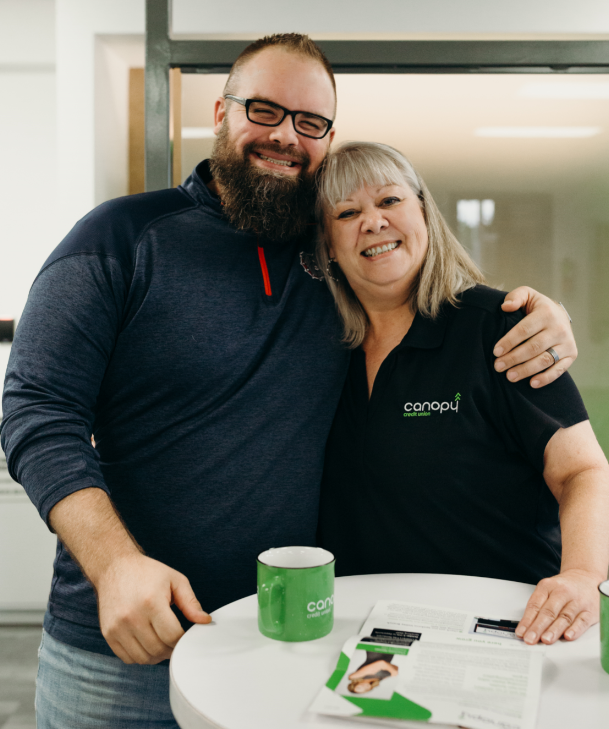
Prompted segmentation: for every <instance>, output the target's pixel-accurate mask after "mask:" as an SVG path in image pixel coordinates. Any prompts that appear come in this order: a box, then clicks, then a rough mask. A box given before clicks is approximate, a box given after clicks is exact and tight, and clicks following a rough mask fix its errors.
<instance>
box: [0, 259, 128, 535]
mask: <svg viewBox="0 0 609 729" xmlns="http://www.w3.org/2000/svg"><path fill="white" fill-rule="evenodd" d="M127 282H128V278H127V276H126V274H125V272H124V271H123V270H122V267H121V264H120V263H119V261H118V260H117V259H116V258H114V257H112V256H107V255H102V254H90V253H87V254H74V255H69V256H65V257H62V258H59V259H58V260H55V261H54V262H53V263H51V264H50V265H49V266H48V267H46V268H45V269H43V271H42V272H41V273H40V274H39V276H38V278H37V279H36V281H35V282H34V284H33V286H32V289H31V291H30V295H29V298H28V301H27V304H26V306H25V310H24V312H23V315H22V317H21V320H20V321H19V325H18V327H17V331H16V333H15V340H14V342H13V345H12V348H11V355H10V359H9V364H8V368H7V373H6V379H5V387H4V395H3V401H2V406H3V419H2V426H1V427H2V447H3V449H4V451H5V453H6V459H7V465H8V468H9V472H10V474H11V476H12V477H13V478H14V479H15V480H16V481H18V482H19V483H21V484H22V485H23V487H24V489H25V491H26V492H27V494H28V496H29V497H30V499H31V500H32V502H33V503H34V505H35V506H36V508H37V509H38V511H39V513H40V515H41V517H42V518H43V519H44V520H45V522H47V524H48V515H49V512H50V510H51V509H52V508H53V506H54V505H55V504H56V503H57V502H58V501H60V500H61V499H63V498H65V497H66V496H68V495H69V494H71V493H73V492H74V491H78V490H80V489H84V488H89V487H96V488H100V489H103V490H104V491H106V493H109V490H108V488H107V486H106V484H105V483H104V478H103V476H102V473H101V470H100V466H99V462H98V454H97V452H96V450H95V449H94V448H93V446H92V445H91V440H90V439H91V434H92V432H93V420H94V411H95V403H96V399H97V395H98V393H99V389H100V384H101V382H102V379H103V377H104V373H105V371H106V368H107V366H108V362H109V361H110V357H111V356H112V351H113V348H114V344H115V341H116V338H117V336H118V333H119V330H120V326H121V321H122V312H123V308H124V302H125V298H126V295H127V291H128V283H127Z"/></svg>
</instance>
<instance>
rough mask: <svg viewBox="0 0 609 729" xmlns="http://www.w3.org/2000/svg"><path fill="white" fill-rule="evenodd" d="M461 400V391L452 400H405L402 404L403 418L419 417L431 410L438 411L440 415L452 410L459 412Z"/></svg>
mask: <svg viewBox="0 0 609 729" xmlns="http://www.w3.org/2000/svg"><path fill="white" fill-rule="evenodd" d="M460 400H461V393H459V392H458V393H457V394H456V395H455V399H454V402H438V401H437V400H434V401H433V402H432V401H426V402H407V403H406V404H405V405H404V410H405V411H406V412H405V413H404V417H405V418H420V417H425V416H427V415H431V414H432V413H433V412H438V413H440V415H442V414H443V413H445V412H447V411H450V410H453V411H454V412H455V413H458V412H459V401H460Z"/></svg>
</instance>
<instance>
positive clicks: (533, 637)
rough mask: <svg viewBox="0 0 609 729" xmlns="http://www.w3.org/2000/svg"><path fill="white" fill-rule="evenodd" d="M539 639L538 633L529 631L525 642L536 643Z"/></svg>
mask: <svg viewBox="0 0 609 729" xmlns="http://www.w3.org/2000/svg"><path fill="white" fill-rule="evenodd" d="M536 640H537V633H527V634H526V635H525V636H524V642H525V643H531V644H532V643H534V642H535V641H536Z"/></svg>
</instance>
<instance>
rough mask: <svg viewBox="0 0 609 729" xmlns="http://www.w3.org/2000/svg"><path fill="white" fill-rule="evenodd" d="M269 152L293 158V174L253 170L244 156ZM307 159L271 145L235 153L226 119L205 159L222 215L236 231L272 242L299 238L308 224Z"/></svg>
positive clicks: (311, 185)
mask: <svg viewBox="0 0 609 729" xmlns="http://www.w3.org/2000/svg"><path fill="white" fill-rule="evenodd" d="M254 148H255V149H256V151H262V150H265V149H266V150H268V151H269V152H274V153H275V154H281V155H286V156H289V157H291V158H292V159H297V160H298V162H299V163H300V164H301V165H302V168H301V172H300V174H298V175H282V174H281V173H280V172H274V171H273V170H266V169H262V168H260V167H256V166H255V165H253V164H252V163H251V162H250V159H249V155H250V153H252V152H254ZM310 161H311V160H310V157H309V155H308V154H307V153H306V152H304V151H299V152H295V151H294V150H293V149H291V148H289V147H288V148H281V147H279V146H273V145H272V144H269V143H266V144H260V143H258V144H256V143H253V142H250V143H249V144H247V145H245V147H244V148H243V152H242V153H241V154H240V153H239V152H237V150H235V148H234V147H233V145H232V143H231V141H230V139H229V134H228V126H227V124H226V121H225V122H224V124H223V125H222V128H221V129H220V132H219V134H218V136H217V138H216V142H215V144H214V149H213V152H212V156H211V159H210V167H211V172H212V174H213V176H214V180H215V181H216V182H218V183H219V185H220V188H221V197H222V205H223V211H224V213H225V214H226V216H227V217H228V219H229V221H230V222H231V224H232V225H233V226H234V227H235V228H237V230H255V231H256V232H257V233H260V235H262V236H264V237H265V238H268V239H270V240H273V241H277V240H281V239H285V238H293V237H297V236H300V235H302V234H303V233H304V232H305V230H306V228H307V226H308V225H309V224H310V223H311V222H312V216H313V206H314V204H315V175H314V174H311V173H309V172H308V166H309V164H310Z"/></svg>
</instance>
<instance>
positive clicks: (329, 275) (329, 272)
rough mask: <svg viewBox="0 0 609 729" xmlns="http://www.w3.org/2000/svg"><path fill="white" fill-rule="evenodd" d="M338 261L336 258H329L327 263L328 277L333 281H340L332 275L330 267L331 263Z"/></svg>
mask: <svg viewBox="0 0 609 729" xmlns="http://www.w3.org/2000/svg"><path fill="white" fill-rule="evenodd" d="M331 263H336V258H329V259H328V263H326V274H327V275H328V278H331V279H332V281H336V282H338V279H337V278H336V277H335V276H333V275H332V271H331V269H330V264H331Z"/></svg>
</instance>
